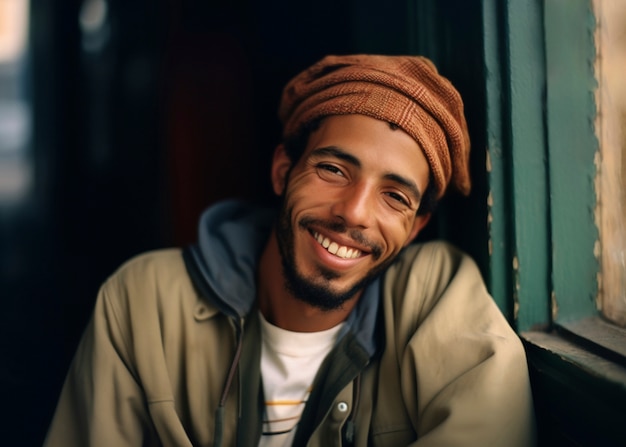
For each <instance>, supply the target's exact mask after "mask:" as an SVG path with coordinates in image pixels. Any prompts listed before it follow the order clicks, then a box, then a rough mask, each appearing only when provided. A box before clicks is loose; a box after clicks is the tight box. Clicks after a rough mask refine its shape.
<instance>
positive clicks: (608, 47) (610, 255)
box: [594, 0, 626, 326]
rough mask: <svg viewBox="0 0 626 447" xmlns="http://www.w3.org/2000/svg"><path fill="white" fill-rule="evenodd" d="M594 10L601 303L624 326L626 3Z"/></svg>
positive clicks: (600, 0) (605, 2) (599, 3)
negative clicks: (598, 150)
mask: <svg viewBox="0 0 626 447" xmlns="http://www.w3.org/2000/svg"><path fill="white" fill-rule="evenodd" d="M594 11H595V15H596V20H597V26H596V76H597V79H598V89H597V98H596V102H597V107H598V114H597V122H596V132H597V136H598V140H599V143H600V153H599V154H598V155H599V157H598V168H599V170H598V172H599V175H598V176H597V179H596V192H597V194H598V200H597V203H598V208H597V210H596V211H597V212H596V217H597V221H598V227H599V229H600V245H599V247H598V248H599V253H598V255H599V257H600V265H601V273H600V275H599V281H598V283H599V296H598V308H599V309H600V310H601V312H602V314H603V315H604V316H605V317H606V318H608V319H609V320H611V321H613V322H615V323H617V324H619V325H621V326H626V231H625V225H626V195H625V192H626V152H625V151H626V82H624V81H625V79H626V2H625V1H622V0H594Z"/></svg>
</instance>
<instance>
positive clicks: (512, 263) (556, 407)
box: [483, 0, 626, 445]
mask: <svg viewBox="0 0 626 447" xmlns="http://www.w3.org/2000/svg"><path fill="white" fill-rule="evenodd" d="M483 18H484V36H485V40H484V50H485V62H486V70H487V73H486V74H487V76H486V92H487V94H486V98H487V99H486V102H487V135H488V138H487V140H488V144H487V147H488V153H489V156H488V158H489V161H490V162H489V165H490V171H489V172H488V174H487V175H488V183H489V191H490V204H491V208H490V214H491V215H492V218H491V219H490V221H491V225H490V238H491V240H492V246H493V254H492V256H491V258H490V265H489V273H490V275H489V276H490V278H491V283H490V284H489V286H490V287H491V290H492V293H493V294H494V297H495V298H496V301H498V303H499V304H500V305H501V307H504V308H505V309H506V304H505V305H504V306H503V304H502V303H507V302H508V303H509V304H508V305H509V306H512V307H513V320H514V324H515V326H516V328H517V330H518V331H519V333H520V336H521V337H522V339H523V341H524V343H525V346H526V349H527V353H528V359H529V363H530V366H531V375H532V382H533V388H534V392H535V400H536V404H537V415H538V422H539V428H540V441H541V444H543V445H570V444H571V443H575V444H576V445H620V444H621V443H623V440H624V435H625V432H626V430H625V429H624V427H623V421H624V420H626V368H625V366H626V355H625V354H626V352H625V351H624V346H626V331H624V330H623V329H620V328H618V327H616V326H613V325H610V324H607V323H604V322H603V321H602V319H601V318H600V317H599V316H598V311H597V309H596V304H595V299H596V295H597V289H598V286H597V273H598V271H599V262H598V260H597V258H596V255H595V254H594V252H595V248H596V243H597V240H598V230H597V228H596V224H595V220H594V211H595V206H596V195H595V190H594V180H595V176H596V165H595V157H596V152H597V151H598V141H597V139H596V136H595V129H594V123H595V116H596V106H595V99H594V91H595V89H596V86H597V85H596V80H595V76H594V60H595V44H594V27H595V20H594V15H593V11H592V5H591V1H590V0H545V1H523V2H520V1H514V0H509V1H507V2H496V1H487V0H485V1H483ZM490 30H491V31H492V32H490ZM494 30H497V31H494ZM502 46H504V48H502ZM499 148H501V149H499ZM510 297H512V300H511V298H510Z"/></svg>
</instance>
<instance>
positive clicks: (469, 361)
mask: <svg viewBox="0 0 626 447" xmlns="http://www.w3.org/2000/svg"><path fill="white" fill-rule="evenodd" d="M422 251H423V252H422V253H421V254H420V256H419V258H418V259H419V260H417V261H416V262H414V263H412V264H409V265H407V266H406V270H407V275H406V276H405V279H404V280H403V281H400V283H402V282H404V281H406V283H405V284H396V285H395V286H396V287H399V289H396V293H399V290H403V291H404V299H403V300H402V302H403V305H404V306H409V307H410V308H406V307H405V308H404V315H405V316H404V317H402V318H401V319H400V322H399V327H398V329H397V332H396V333H397V334H398V338H399V339H398V341H401V342H402V346H403V348H402V350H401V351H400V352H401V354H400V356H399V357H400V362H401V371H402V373H401V374H402V376H401V387H402V395H403V396H404V398H405V405H406V407H407V409H408V410H409V414H410V417H411V423H412V425H413V427H414V429H415V430H416V432H417V435H418V440H417V441H416V442H415V444H414V445H415V446H416V447H417V446H419V447H426V446H435V445H437V446H441V445H445V446H491V447H493V446H507V447H511V446H529V445H533V444H534V442H535V441H534V413H533V402H532V395H531V389H530V383H529V377H528V368H527V363H526V357H525V353H524V349H523V346H522V344H521V341H520V339H519V337H518V336H517V334H516V333H515V332H514V331H513V330H512V329H511V327H510V326H509V324H508V322H507V321H506V319H505V318H504V317H503V315H502V314H501V312H500V310H499V309H498V307H497V306H496V304H495V303H494V301H493V300H492V298H491V296H490V295H489V294H488V292H487V290H486V288H485V286H484V282H483V280H482V277H481V275H480V272H479V270H478V268H477V267H476V265H475V264H474V262H473V261H472V260H471V259H470V258H469V257H468V256H466V255H464V254H462V253H460V252H458V251H457V250H456V249H454V248H453V247H451V246H449V245H447V244H431V245H428V246H426V247H425V248H423V249H422Z"/></svg>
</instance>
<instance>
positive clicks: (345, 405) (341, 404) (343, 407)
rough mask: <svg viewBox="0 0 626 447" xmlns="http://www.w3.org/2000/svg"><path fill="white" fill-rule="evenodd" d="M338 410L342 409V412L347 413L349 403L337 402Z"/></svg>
mask: <svg viewBox="0 0 626 447" xmlns="http://www.w3.org/2000/svg"><path fill="white" fill-rule="evenodd" d="M337 410H339V411H341V412H342V413H345V412H346V411H348V404H347V403H345V402H339V403H338V404H337Z"/></svg>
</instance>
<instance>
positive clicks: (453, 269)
mask: <svg viewBox="0 0 626 447" xmlns="http://www.w3.org/2000/svg"><path fill="white" fill-rule="evenodd" d="M384 290H385V296H386V297H388V298H389V297H390V298H391V301H392V302H393V303H394V304H393V305H394V307H395V308H396V311H397V312H400V309H403V310H404V311H405V312H409V313H410V314H411V315H412V319H413V320H414V321H413V325H418V324H419V323H420V322H421V321H423V320H424V319H425V318H426V317H427V316H428V315H429V314H430V313H431V312H432V310H433V309H434V308H435V307H437V305H438V304H439V303H440V301H441V300H442V298H444V297H446V300H447V301H453V302H454V303H455V306H458V307H459V308H463V307H466V306H473V305H476V304H477V303H478V302H484V303H488V305H491V304H493V301H492V299H491V297H490V295H489V294H488V292H487V290H486V287H485V284H484V281H483V278H482V275H481V273H480V270H479V269H478V267H477V266H476V263H475V262H474V261H473V259H472V258H471V257H470V256H469V255H467V254H466V253H464V252H463V251H461V250H460V249H458V248H456V247H455V246H454V245H452V244H450V243H448V242H444V241H433V242H427V243H423V244H414V245H410V246H409V247H407V248H406V249H405V250H404V251H403V253H402V254H401V255H400V256H399V257H398V260H397V262H395V263H394V264H393V265H392V266H391V267H390V268H389V269H388V271H387V273H386V275H385V280H384Z"/></svg>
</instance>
